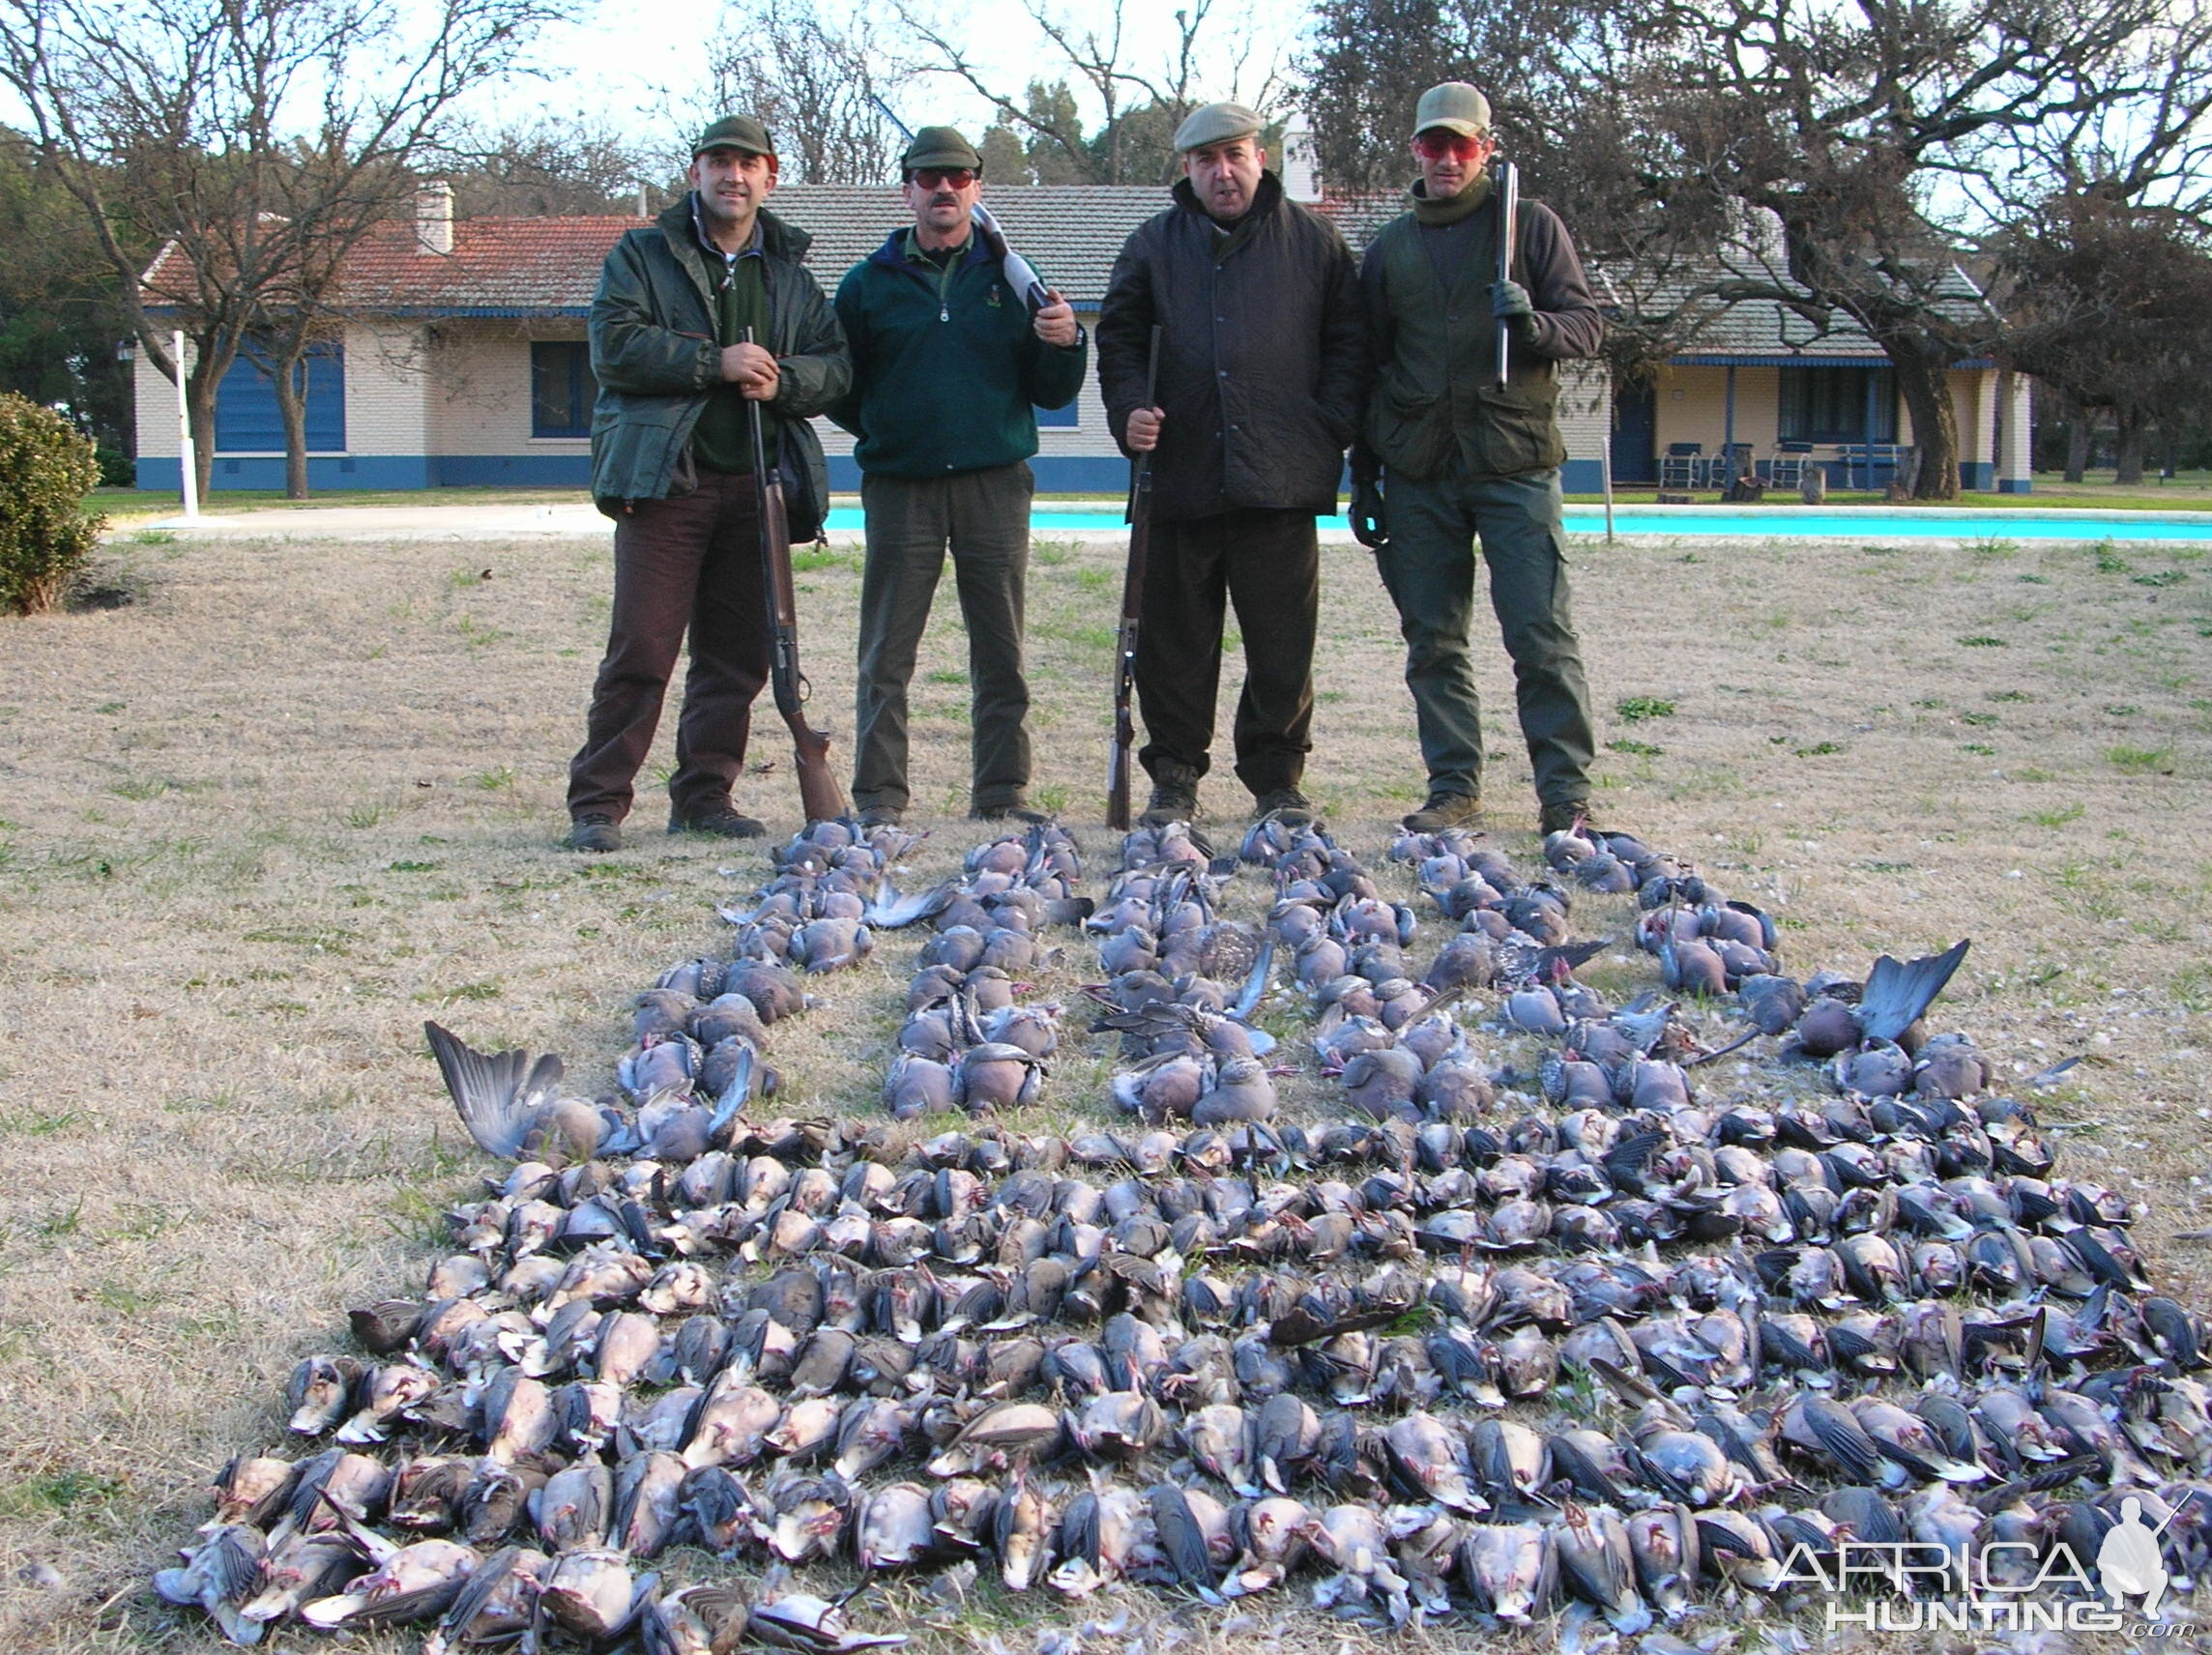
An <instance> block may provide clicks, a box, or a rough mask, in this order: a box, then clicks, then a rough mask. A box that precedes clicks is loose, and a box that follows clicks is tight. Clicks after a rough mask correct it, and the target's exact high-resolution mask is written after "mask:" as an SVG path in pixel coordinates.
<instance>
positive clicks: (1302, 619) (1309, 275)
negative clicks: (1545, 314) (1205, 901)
mask: <svg viewBox="0 0 2212 1655" xmlns="http://www.w3.org/2000/svg"><path fill="white" fill-rule="evenodd" d="M1175 146H1176V149H1177V150H1178V152H1179V153H1180V154H1181V156H1182V159H1183V172H1184V176H1183V178H1182V179H1181V180H1180V181H1179V183H1178V184H1177V185H1176V187H1175V205H1174V206H1172V207H1171V208H1169V209H1168V210H1167V211H1166V212H1165V213H1162V214H1160V215H1159V216H1158V217H1157V218H1151V219H1149V220H1147V221H1146V222H1145V223H1144V224H1142V225H1140V226H1139V227H1138V229H1137V231H1136V233H1135V234H1134V235H1132V236H1130V238H1129V240H1128V243H1127V245H1126V246H1124V247H1122V249H1121V257H1120V258H1119V259H1117V260H1116V261H1115V264H1114V272H1113V276H1112V277H1111V278H1110V280H1109V282H1108V285H1107V289H1106V298H1105V302H1104V304H1103V305H1101V307H1100V310H1099V315H1098V380H1099V385H1100V387H1101V389H1102V390H1103V392H1104V393H1105V399H1106V414H1107V420H1108V422H1109V423H1110V424H1111V426H1112V428H1113V431H1114V435H1115V436H1116V438H1117V439H1118V440H1119V441H1120V442H1121V447H1122V449H1123V450H1124V451H1126V452H1129V453H1131V454H1137V453H1146V452H1149V453H1150V454H1151V456H1152V474H1151V475H1152V508H1151V509H1152V523H1153V529H1152V539H1151V558H1150V565H1149V566H1148V567H1147V569H1146V577H1145V588H1144V595H1143V610H1142V616H1141V626H1140V630H1139V634H1138V648H1137V659H1136V683H1137V697H1138V703H1139V706H1140V708H1141V709H1142V711H1143V713H1144V719H1145V734H1146V738H1147V740H1146V743H1145V745H1144V747H1143V748H1142V749H1140V751H1139V752H1138V755H1137V756H1138V759H1139V761H1140V762H1141V763H1142V764H1143V765H1144V767H1145V769H1146V770H1147V771H1148V772H1150V775H1151V778H1152V798H1151V804H1150V808H1149V809H1147V810H1146V812H1145V820H1146V821H1147V822H1151V823H1157V822H1166V821H1173V820H1177V819H1179V818H1189V817H1191V816H1193V815H1195V814H1196V812H1197V809H1198V782H1199V778H1200V777H1201V776H1203V775H1204V774H1205V773H1206V770H1207V767H1208V763H1209V762H1210V761H1209V758H1208V748H1209V747H1210V746H1211V745H1212V741H1213V709H1214V697H1215V694H1216V691H1217V689H1218V687H1219V684H1220V678H1221V626H1222V621H1223V614H1224V598H1225V596H1226V598H1227V599H1228V600H1229V601H1231V602H1234V603H1235V604H1236V606H1237V624H1238V625H1239V627H1240V628H1241V630H1242V632H1243V634H1244V663H1245V676H1244V693H1243V695H1242V697H1241V698H1240V699H1239V700H1238V702H1237V723H1236V746H1237V777H1238V779H1239V780H1241V781H1242V782H1243V783H1244V785H1245V786H1246V787H1247V788H1249V789H1250V790H1251V791H1252V794H1253V797H1254V798H1255V800H1256V801H1257V813H1258V814H1266V813H1267V812H1269V811H1281V812H1284V813H1286V814H1289V815H1293V816H1302V815H1304V814H1306V813H1307V812H1308V811H1309V806H1308V804H1307V800H1306V798H1305V795H1304V794H1303V793H1301V792H1300V791H1299V787H1298V784H1299V782H1300V780H1301V779H1302V778H1303V776H1304V773H1305V761H1306V753H1307V751H1308V750H1309V749H1310V747H1311V745H1312V741H1311V731H1312V728H1313V648H1314V630H1315V624H1316V620H1317V617H1318V612H1319V608H1320V594H1321V554H1320V547H1319V544H1318V543H1317V541H1316V539H1315V536H1314V518H1315V517H1316V516H1317V515H1318V514H1320V513H1323V512H1326V513H1329V514H1331V515H1333V514H1334V513H1335V510H1336V485H1337V480H1338V479H1339V477H1340V476H1341V475H1342V474H1343V470H1344V450H1345V447H1346V445H1347V444H1349V443H1350V442H1351V441H1352V439H1353V434H1354V431H1355V428H1356V421H1357V418H1358V409H1359V397H1360V391H1361V387H1362V385H1363V383H1364V382H1365V379H1366V375H1367V338H1366V331H1365V327H1364V325H1363V322H1362V319H1361V314H1360V305H1359V287H1358V271H1357V267H1356V266H1355V265H1354V264H1353V259H1352V253H1351V251H1350V249H1349V248H1347V247H1345V245H1344V238H1343V237H1342V236H1341V235H1339V234H1338V233H1337V230H1336V227H1335V226H1334V225H1333V224H1331V223H1329V222H1328V221H1327V220H1326V219H1324V218H1320V217H1319V216H1317V215H1315V214H1313V213H1309V212H1307V211H1306V210H1305V209H1304V208H1303V207H1300V206H1299V205H1298V204H1297V203H1295V201H1291V200H1288V199H1287V198H1286V197H1285V196H1284V194H1283V187H1282V183H1281V181H1280V180H1279V179H1278V178H1277V177H1276V176H1275V175H1274V174H1273V173H1271V172H1268V171H1267V170H1266V153H1265V152H1264V151H1263V150H1262V149H1261V147H1260V117H1259V116H1258V115H1256V114H1254V113H1253V112H1252V111H1251V110H1249V109H1246V108H1244V107H1242V106H1241V105H1238V104H1236V103H1210V104H1208V105H1207V106H1206V107H1205V108H1202V109H1199V110H1196V111H1194V112H1193V113H1192V114H1191V116H1190V118H1189V119H1188V120H1186V121H1185V122H1184V123H1183V124H1182V126H1181V128H1180V129H1179V130H1178V131H1177V132H1176V135H1175ZM1155 323H1156V324H1158V325H1159V326H1160V327H1161V328H1162V330H1163V333H1162V339H1161V347H1160V379H1159V392H1158V395H1157V396H1156V397H1155V398H1153V399H1151V400H1150V402H1149V403H1148V400H1147V398H1146V395H1145V376H1146V368H1147V360H1148V357H1149V354H1150V341H1151V332H1152V328H1153V325H1154V324H1155Z"/></svg>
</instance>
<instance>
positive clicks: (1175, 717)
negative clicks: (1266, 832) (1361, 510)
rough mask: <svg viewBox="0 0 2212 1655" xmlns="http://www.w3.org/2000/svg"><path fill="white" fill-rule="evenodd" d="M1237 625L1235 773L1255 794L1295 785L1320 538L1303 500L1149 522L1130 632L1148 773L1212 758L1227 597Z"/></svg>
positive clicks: (1201, 770)
mask: <svg viewBox="0 0 2212 1655" xmlns="http://www.w3.org/2000/svg"><path fill="white" fill-rule="evenodd" d="M1225 597H1226V598H1227V600H1228V601H1229V602H1231V603H1234V604H1235V605H1236V606H1237V627H1238V629H1239V630H1241V631H1242V632H1243V634H1244V693H1243V694H1242V695H1241V696H1239V697H1238V698H1237V724H1236V742H1237V779H1238V780H1240V781H1242V782H1243V784H1244V785H1245V786H1246V787H1247V788H1249V789H1251V791H1252V792H1253V794H1254V795H1255V796H1257V795H1260V794H1264V793H1272V792H1274V791H1275V790H1277V789H1279V788H1288V787H1295V786H1297V784H1298V778H1299V777H1300V776H1302V775H1304V774H1305V769H1306V754H1307V753H1308V752H1309V751H1311V750H1312V747H1313V740H1312V733H1313V710H1314V697H1313V653H1314V628H1315V625H1316V623H1317V620H1318V617H1319V614H1320V608H1321V546H1320V543H1319V541H1318V540H1317V539H1316V538H1315V537H1314V519H1313V513H1312V512H1311V511H1275V510H1258V509H1253V510H1241V511H1229V512H1225V513H1223V514H1222V515H1221V516H1218V517H1195V518H1190V519H1188V520H1185V521H1182V522H1177V523H1156V524H1154V525H1153V526H1152V540H1151V554H1150V561H1149V562H1148V563H1147V564H1146V566H1145V596H1144V608H1143V621H1144V624H1143V627H1142V628H1141V630H1140V633H1139V636H1138V640H1137V662H1136V677H1137V701H1138V705H1139V707H1140V709H1141V710H1142V711H1143V712H1144V717H1145V735H1146V737H1147V738H1148V739H1147V740H1146V742H1145V745H1144V747H1143V748H1142V749H1141V750H1140V751H1139V752H1138V754H1137V757H1138V760H1139V761H1140V762H1141V763H1142V764H1143V765H1144V767H1145V769H1146V770H1147V771H1148V772H1150V775H1151V776H1152V778H1153V779H1154V780H1155V781H1160V780H1165V779H1168V777H1169V776H1171V775H1175V774H1180V775H1181V776H1183V777H1184V778H1185V779H1188V780H1190V781H1193V782H1195V781H1196V780H1197V779H1198V777H1200V776H1202V775H1204V774H1205V773H1206V770H1207V767H1208V763H1209V762H1210V761H1209V759H1208V753H1207V749H1208V747H1210V746H1211V745H1212V744H1213V705H1214V700H1215V697H1216V695H1217V694H1218V692H1219V689H1220V685H1221V623H1222V619H1223V613H1224V609H1223V599H1224V598H1225Z"/></svg>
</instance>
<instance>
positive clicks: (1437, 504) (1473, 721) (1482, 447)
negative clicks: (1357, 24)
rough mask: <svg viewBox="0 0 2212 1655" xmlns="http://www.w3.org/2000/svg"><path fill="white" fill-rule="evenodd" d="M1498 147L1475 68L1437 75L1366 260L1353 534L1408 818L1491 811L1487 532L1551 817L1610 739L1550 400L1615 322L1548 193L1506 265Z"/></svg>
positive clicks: (1575, 805)
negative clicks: (1400, 211)
mask: <svg viewBox="0 0 2212 1655" xmlns="http://www.w3.org/2000/svg"><path fill="white" fill-rule="evenodd" d="M1497 147H1498V146H1497V143H1496V141H1495V140H1494V139H1493V138H1492V137H1491V134H1490V102H1489V101H1488V100H1487V99H1485V98H1484V97H1483V95H1482V94H1481V93H1480V92H1478V91H1476V90H1475V89H1474V88H1473V87H1471V86H1470V85H1468V84H1467V83H1466V82H1465V81H1447V82H1445V83H1444V84H1443V85H1441V86H1433V87H1431V88H1430V89H1429V90H1428V91H1426V92H1424V93H1423V94H1422V95H1421V99H1420V102H1419V103H1418V104H1417V105H1416V107H1415V109H1414V115H1413V159H1414V160H1415V161H1417V162H1418V163H1419V166H1420V170H1421V176H1420V178H1419V179H1418V180H1417V181H1416V182H1415V183H1414V185H1413V187H1412V195H1411V200H1410V208H1411V210H1410V211H1409V212H1407V213H1406V214H1405V215H1404V216H1403V217H1401V218H1395V219H1393V220H1391V222H1390V223H1389V224H1387V225H1385V226H1384V227H1383V230H1382V231H1381V232H1380V233H1379V234H1378V235H1377V236H1376V238H1375V240H1374V241H1373V242H1371V243H1369V244H1368V247H1367V253H1366V256H1365V258H1364V259H1363V260H1362V261H1361V265H1360V273H1359V276H1360V289H1361V292H1362V294H1363V295H1364V297H1365V300H1366V305H1367V318H1368V325H1369V329H1370V333H1371V336H1372V340H1373V345H1374V352H1375V363H1376V377H1375V382H1374V387H1373V390H1372V392H1371V393H1370V395H1369V397H1368V404H1367V413H1366V418H1365V420H1364V421H1363V422H1362V426H1361V437H1362V441H1361V444H1360V446H1359V447H1358V448H1355V449H1354V450H1353V459H1352V466H1353V505H1352V519H1353V534H1354V535H1355V536H1357V537H1358V538H1359V541H1360V543H1361V544H1362V545H1366V546H1369V547H1372V548H1374V551H1375V557H1376V564H1377V566H1378V567H1379V569H1380V571H1381V573H1382V576H1383V584H1384V585H1385V586H1386V587H1388V588H1389V591H1390V596H1391V598H1392V599H1393V600H1394V601H1395V602H1396V604H1397V606H1398V617H1399V623H1400V630H1401V631H1402V632H1403V633H1404V635H1405V639H1406V685H1407V687H1408V688H1409V689H1411V690H1412V694H1413V709H1414V713H1415V719H1416V723H1417V725H1418V728H1419V732H1420V740H1421V757H1422V759H1423V761H1424V762H1425V763H1426V765H1427V768H1428V772H1429V798H1428V802H1427V803H1425V804H1424V805H1423V806H1422V807H1421V808H1420V809H1419V810H1416V811H1414V812H1413V813H1412V815H1410V816H1408V817H1407V818H1406V819H1405V821H1406V826H1407V827H1411V828H1413V829H1414V830H1416V831H1422V832H1434V831H1436V830H1437V829H1439V828H1441V827H1453V826H1456V825H1458V824H1461V823H1465V822H1469V821H1471V820H1473V819H1474V817H1475V816H1476V815H1477V813H1478V812H1479V811H1480V809H1481V798H1482V710H1481V706H1480V703H1479V701H1478V699H1477V696H1476V691H1475V682H1474V667H1473V663H1472V661H1471V659H1470V655H1469V651H1468V634H1469V627H1470V622H1471V619H1472V614H1473V607H1474V579H1475V575H1474V542H1475V540H1476V539H1477V538H1479V539H1480V540H1481V542H1482V557H1483V561H1484V563H1486V564H1487V565H1488V566H1489V570H1490V602H1491V607H1492V608H1493V609H1494V610H1495V611H1496V612H1497V615H1498V622H1499V627H1500V628H1501V629H1502V631H1503V633H1504V639H1505V649H1506V653H1508V654H1509V655H1511V656H1512V658H1513V675H1514V682H1515V689H1516V693H1517V698H1518V701H1519V708H1520V715H1521V733H1522V737H1523V739H1524V740H1526V741H1527V742H1528V758H1529V762H1530V764H1531V765H1532V766H1533V768H1534V769H1535V780H1536V797H1537V799H1538V801H1539V804H1540V813H1539V822H1540V825H1541V827H1542V829H1543V830H1544V831H1546V832H1550V831H1552V830H1554V829H1556V828H1560V827H1571V826H1573V824H1574V822H1575V819H1576V818H1577V817H1579V816H1584V815H1586V814H1587V813H1588V811H1589V808H1590V806H1589V787H1590V783H1589V767H1590V764H1591V761H1592V760H1593V759H1594V757H1595V756H1596V754H1595V738H1594V735H1593V732H1592V728H1591V720H1590V709H1589V687H1588V685H1587V683H1586V682H1585V679H1584V676H1583V661H1582V645H1581V641H1580V640H1579V639H1578V638H1577V637H1576V635H1575V628H1574V620H1573V616H1572V614H1571V612H1570V606H1569V602H1568V595H1567V566H1566V543H1565V539H1564V537H1563V535H1562V532H1561V523H1560V510H1559V466H1560V465H1561V464H1562V463H1563V462H1564V461H1565V459H1566V445H1565V444H1564V443H1563V442H1562V441H1561V440H1560V437H1559V427H1558V421H1557V419H1556V418H1555V417H1554V405H1555V404H1556V403H1557V399H1558V367H1557V364H1558V363H1560V362H1562V361H1567V360H1571V359H1574V358H1578V357H1592V356H1595V355H1596V354H1597V352H1598V348H1599V346H1600V345H1601V344H1602V343H1603V341H1604V337H1605V320H1604V318H1603V316H1601V315H1600V314H1599V312H1598V308H1597V302H1596V300H1595V299H1594V298H1593V297H1592V296H1591V293H1590V288H1589V282H1588V280H1587V279H1586V277H1585V276H1584V275H1583V267H1582V260H1581V259H1580V258H1579V257H1578V256H1577V254H1576V252H1575V246H1574V243H1573V241H1572V240H1570V239H1569V237H1568V235H1567V230H1566V226H1565V225H1564V224H1562V223H1560V221H1559V218H1558V215H1557V214H1556V213H1554V212H1553V211H1552V210H1551V209H1550V208H1549V207H1546V206H1544V205H1543V204H1542V203H1540V202H1534V201H1524V202H1523V203H1521V211H1520V226H1519V235H1518V236H1517V237H1516V239H1515V245H1514V254H1513V273H1514V275H1513V279H1512V280H1509V281H1500V280H1499V279H1498V251H1499V231H1500V226H1499V218H1500V217H1501V212H1500V207H1499V200H1498V195H1497V192H1496V191H1495V190H1494V189H1493V188H1492V180H1491V178H1490V175H1489V173H1488V172H1487V171H1486V170H1485V169H1486V168H1487V167H1488V165H1489V163H1490V158H1491V157H1492V155H1494V154H1495V153H1496V151H1497ZM1500 323H1503V324H1504V326H1505V328H1506V330H1507V334H1508V336H1509V339H1510V350H1509V357H1508V360H1509V362H1510V364H1511V371H1510V372H1509V374H1508V376H1507V380H1506V383H1505V384H1504V385H1503V386H1500V385H1499V383H1498V330H1499V324H1500ZM1385 490H1386V492H1387V498H1388V518H1387V521H1386V522H1385V519H1384V505H1383V502H1384V494H1385Z"/></svg>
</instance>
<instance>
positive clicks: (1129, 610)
mask: <svg viewBox="0 0 2212 1655" xmlns="http://www.w3.org/2000/svg"><path fill="white" fill-rule="evenodd" d="M1159 394H1160V330H1159V326H1158V324H1156V323H1155V324H1154V325H1153V327H1152V349H1151V358H1150V362H1149V363H1147V365H1146V368H1145V406H1146V407H1147V408H1151V407H1154V406H1156V405H1157V402H1158V398H1159ZM1151 543H1152V456H1151V453H1150V450H1148V451H1146V452H1144V453H1141V454H1139V455H1138V456H1137V463H1136V466H1135V468H1134V470H1133V471H1132V472H1131V474H1130V477H1129V566H1128V570H1127V572H1126V573H1125V574H1124V575H1123V577H1122V580H1121V630H1120V632H1119V634H1118V635H1117V636H1116V637H1115V639H1114V747H1113V751H1112V752H1111V753H1110V754H1109V755H1108V757H1107V761H1106V826H1107V827H1112V828H1114V829H1115V830H1116V831H1126V830H1127V828H1128V827H1129V765H1130V751H1131V749H1132V748H1133V747H1134V746H1135V745H1136V741H1137V720H1136V714H1135V711H1134V709H1133V708H1132V707H1131V705H1130V700H1131V697H1132V696H1133V695H1134V693H1135V690H1136V682H1137V639H1138V634H1139V632H1140V630H1141V629H1142V627H1143V625H1144V608H1145V564H1146V561H1147V559H1148V558H1149V557H1150V553H1151Z"/></svg>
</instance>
